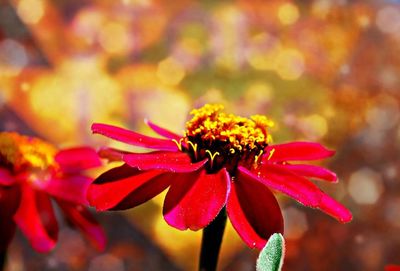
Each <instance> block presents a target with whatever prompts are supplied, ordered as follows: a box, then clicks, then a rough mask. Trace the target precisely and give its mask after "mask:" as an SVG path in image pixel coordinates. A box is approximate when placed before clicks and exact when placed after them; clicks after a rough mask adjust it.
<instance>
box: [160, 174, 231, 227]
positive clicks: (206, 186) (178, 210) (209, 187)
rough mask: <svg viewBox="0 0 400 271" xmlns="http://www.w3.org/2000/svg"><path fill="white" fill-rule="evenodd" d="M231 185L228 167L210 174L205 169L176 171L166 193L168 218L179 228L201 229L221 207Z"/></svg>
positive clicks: (173, 225) (166, 215)
mask: <svg viewBox="0 0 400 271" xmlns="http://www.w3.org/2000/svg"><path fill="white" fill-rule="evenodd" d="M229 189H230V177H229V174H228V172H227V171H226V170H225V169H222V170H220V171H219V172H217V173H213V174H207V173H206V171H205V170H201V171H199V172H192V173H186V174H183V173H182V174H176V177H175V180H174V182H173V183H172V184H171V187H170V189H169V190H168V193H167V195H166V197H165V202H164V209H163V214H164V218H165V221H166V222H167V223H168V224H169V225H171V226H172V227H175V228H177V229H179V230H186V229H191V230H199V229H202V228H204V227H205V226H207V225H208V224H209V223H210V222H211V221H212V220H213V219H214V218H215V217H216V216H217V215H218V213H219V212H220V211H221V209H222V207H223V206H224V205H225V203H226V200H227V194H228V192H229Z"/></svg>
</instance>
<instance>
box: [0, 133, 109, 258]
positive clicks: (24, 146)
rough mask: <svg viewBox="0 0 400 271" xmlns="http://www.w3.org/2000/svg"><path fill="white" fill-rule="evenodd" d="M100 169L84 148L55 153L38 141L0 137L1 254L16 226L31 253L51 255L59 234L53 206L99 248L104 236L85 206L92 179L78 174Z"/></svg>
mask: <svg viewBox="0 0 400 271" xmlns="http://www.w3.org/2000/svg"><path fill="white" fill-rule="evenodd" d="M100 164H101V162H100V159H99V157H98V155H97V154H96V152H95V151H94V150H93V149H91V148H88V147H79V148H71V149H65V150H61V151H58V150H57V149H56V148H55V147H54V146H52V145H51V144H49V143H46V142H44V141H42V140H40V139H38V138H34V137H27V136H23V135H20V134H17V133H14V132H1V133H0V217H1V221H2V226H1V228H2V231H1V233H0V250H5V249H6V248H7V246H8V243H9V242H10V241H11V239H12V236H13V233H14V231H15V228H16V226H18V228H20V229H21V231H22V232H23V234H24V235H25V236H26V237H27V238H28V240H29V241H30V243H31V245H32V247H33V248H34V249H35V250H37V251H39V252H48V251H49V250H51V249H52V248H53V247H54V246H55V244H56V241H57V235H58V223H57V220H56V216H55V213H54V210H53V207H52V201H55V202H56V203H57V205H58V206H59V207H60V209H61V210H62V212H63V213H64V215H65V218H66V219H67V220H68V221H69V222H71V224H72V225H74V226H76V227H78V228H79V229H81V230H82V232H83V233H84V234H85V236H86V237H87V238H88V239H89V240H90V241H92V243H93V244H94V245H95V246H96V247H97V248H98V249H103V248H104V245H105V237H104V233H103V231H102V229H101V228H100V226H99V225H98V224H97V222H96V221H95V220H94V219H93V217H92V216H91V214H90V213H89V211H88V210H87V209H86V208H85V207H84V205H87V200H86V191H87V188H88V186H89V184H90V182H91V181H92V179H91V178H89V177H87V176H85V175H83V174H82V171H83V170H85V169H88V168H92V167H96V166H99V165H100Z"/></svg>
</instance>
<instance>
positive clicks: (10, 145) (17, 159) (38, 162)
mask: <svg viewBox="0 0 400 271" xmlns="http://www.w3.org/2000/svg"><path fill="white" fill-rule="evenodd" d="M55 153H56V149H55V148H54V147H53V146H52V145H50V144H47V143H45V142H43V141H42V140H40V139H37V138H32V137H27V136H22V135H19V134H17V133H13V132H2V133H0V165H2V166H5V167H7V168H9V169H10V170H11V171H18V170H22V169H25V168H29V169H37V170H45V169H47V168H49V167H55V166H56V163H55V161H54V155H55Z"/></svg>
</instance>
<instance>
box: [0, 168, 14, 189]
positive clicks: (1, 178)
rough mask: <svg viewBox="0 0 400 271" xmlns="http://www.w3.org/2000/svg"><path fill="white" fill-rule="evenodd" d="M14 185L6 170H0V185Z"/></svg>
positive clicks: (12, 178)
mask: <svg viewBox="0 0 400 271" xmlns="http://www.w3.org/2000/svg"><path fill="white" fill-rule="evenodd" d="M14 183H15V178H14V177H13V176H12V175H11V174H10V172H9V171H8V170H6V169H3V168H0V185H6V186H9V185H12V184H14Z"/></svg>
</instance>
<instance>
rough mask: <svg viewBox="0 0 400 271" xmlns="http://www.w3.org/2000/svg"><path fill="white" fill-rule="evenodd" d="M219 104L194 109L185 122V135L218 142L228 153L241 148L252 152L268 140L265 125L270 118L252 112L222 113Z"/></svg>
mask: <svg viewBox="0 0 400 271" xmlns="http://www.w3.org/2000/svg"><path fill="white" fill-rule="evenodd" d="M223 109H224V107H223V106H222V105H220V104H215V105H212V104H206V105H204V106H203V107H201V108H199V109H194V110H193V111H192V112H191V113H190V114H191V115H193V118H192V119H191V120H189V121H188V122H187V123H186V131H185V137H186V138H187V139H188V140H190V141H194V142H198V141H199V140H200V141H202V143H203V144H202V145H207V144H208V145H210V146H211V145H214V144H215V143H220V144H223V145H224V148H226V149H227V150H229V152H230V153H232V154H233V153H235V152H241V151H243V150H247V151H252V150H254V149H259V148H260V147H262V146H266V145H267V144H268V143H269V142H270V141H271V136H270V134H269V133H268V128H270V127H272V126H273V125H274V123H273V121H271V120H270V119H268V118H267V117H265V116H261V115H254V116H251V117H250V118H244V117H240V116H235V115H233V114H226V113H224V112H222V110H223Z"/></svg>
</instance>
